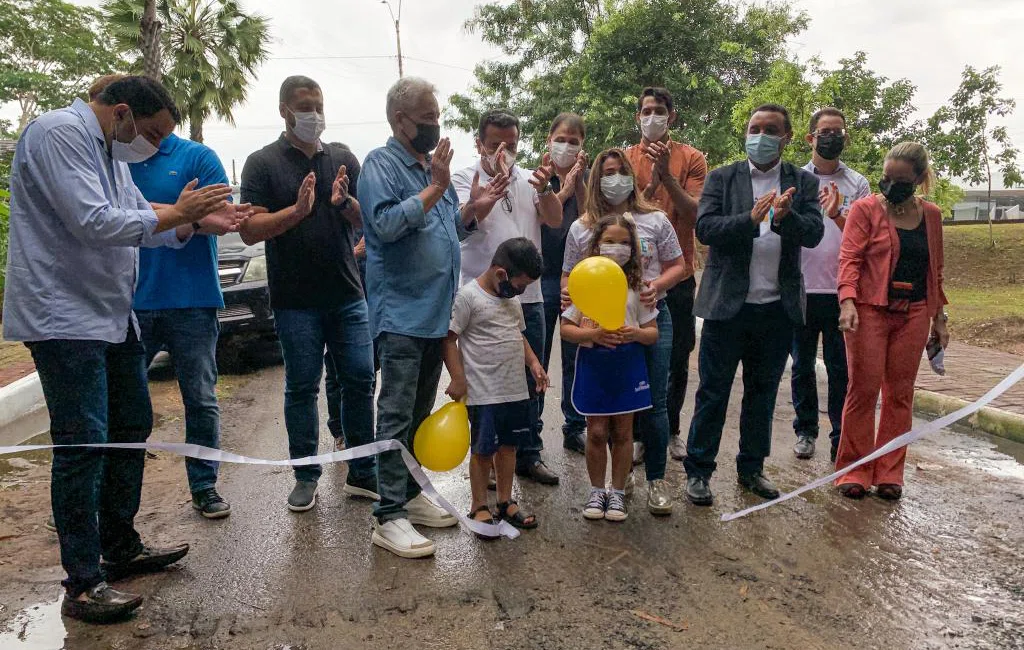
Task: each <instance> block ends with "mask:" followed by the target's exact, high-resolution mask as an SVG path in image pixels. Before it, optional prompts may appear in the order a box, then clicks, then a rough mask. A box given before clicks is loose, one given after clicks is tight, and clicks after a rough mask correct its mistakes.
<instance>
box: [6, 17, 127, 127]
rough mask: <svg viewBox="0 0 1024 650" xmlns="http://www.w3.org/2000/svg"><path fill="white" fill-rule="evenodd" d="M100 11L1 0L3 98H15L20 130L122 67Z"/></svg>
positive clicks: (8, 100)
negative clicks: (111, 44) (40, 115)
mask: <svg viewBox="0 0 1024 650" xmlns="http://www.w3.org/2000/svg"><path fill="white" fill-rule="evenodd" d="M110 40H111V38H110V35H109V33H108V32H107V29H106V26H105V25H104V24H103V22H102V17H101V15H100V13H99V12H97V11H96V10H94V9H91V8H88V7H80V6H76V5H73V4H70V3H68V2H63V0H0V104H6V103H10V102H17V104H18V107H19V110H20V115H19V117H18V122H17V126H16V129H15V132H16V133H20V132H21V130H22V129H24V128H25V125H26V124H28V123H29V121H31V120H32V119H33V118H35V117H36V116H37V115H39V114H40V113H42V112H45V111H49V110H52V109H55V108H59V107H61V106H66V105H67V104H69V103H71V101H72V100H73V99H74V98H75V97H76V96H78V95H80V94H81V93H82V91H83V90H84V89H85V88H86V87H88V85H89V83H91V82H92V80H93V79H94V78H95V77H98V76H100V75H102V74H107V73H109V72H114V71H116V70H119V69H121V68H122V67H123V61H122V60H121V59H120V58H119V57H118V56H117V54H115V53H114V52H112V51H111V48H110Z"/></svg>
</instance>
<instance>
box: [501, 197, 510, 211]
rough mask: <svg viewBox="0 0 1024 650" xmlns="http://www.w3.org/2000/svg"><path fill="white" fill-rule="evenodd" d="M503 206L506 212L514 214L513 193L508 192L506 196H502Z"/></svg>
mask: <svg viewBox="0 0 1024 650" xmlns="http://www.w3.org/2000/svg"><path fill="white" fill-rule="evenodd" d="M501 208H502V209H503V210H504V211H505V212H508V213H509V214H512V197H511V195H509V194H506V195H505V196H503V197H501Z"/></svg>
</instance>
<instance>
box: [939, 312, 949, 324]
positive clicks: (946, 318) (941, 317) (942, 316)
mask: <svg viewBox="0 0 1024 650" xmlns="http://www.w3.org/2000/svg"><path fill="white" fill-rule="evenodd" d="M938 319H939V320H940V321H942V322H943V323H948V322H949V314H947V313H946V310H945V309H943V310H942V311H940V312H939V315H938Z"/></svg>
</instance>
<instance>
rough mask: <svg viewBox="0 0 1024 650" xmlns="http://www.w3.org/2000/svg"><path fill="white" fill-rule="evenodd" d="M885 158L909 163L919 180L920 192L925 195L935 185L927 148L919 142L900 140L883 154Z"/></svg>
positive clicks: (929, 192)
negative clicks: (920, 179)
mask: <svg viewBox="0 0 1024 650" xmlns="http://www.w3.org/2000/svg"><path fill="white" fill-rule="evenodd" d="M885 159H886V160H902V161H903V162H905V163H907V164H909V165H910V166H911V167H912V168H913V170H914V173H915V174H917V177H918V178H923V179H924V180H922V181H921V192H922V193H923V194H925V195H926V196H927V195H928V194H931V192H932V189H933V188H934V187H935V172H934V171H932V164H931V160H929V157H928V150H927V149H925V148H924V145H923V144H921V143H920V142H901V143H899V144H898V145H896V146H895V147H893V148H892V149H890V150H889V153H887V154H886V155H885Z"/></svg>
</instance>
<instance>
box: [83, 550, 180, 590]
mask: <svg viewBox="0 0 1024 650" xmlns="http://www.w3.org/2000/svg"><path fill="white" fill-rule="evenodd" d="M186 555H188V544H181V545H179V546H174V547H171V548H153V547H150V546H143V547H142V552H141V553H139V554H138V555H136V556H135V557H133V558H132V559H130V560H128V561H127V562H106V561H104V562H100V568H101V569H103V571H104V573H106V574H107V580H109V581H110V582H116V581H118V580H121V579H123V578H127V577H128V576H132V575H136V574H139V573H152V572H154V571H159V570H161V569H163V568H166V567H168V566H170V565H172V564H174V563H175V562H177V561H178V560H180V559H181V558H183V557H185V556H186Z"/></svg>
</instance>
